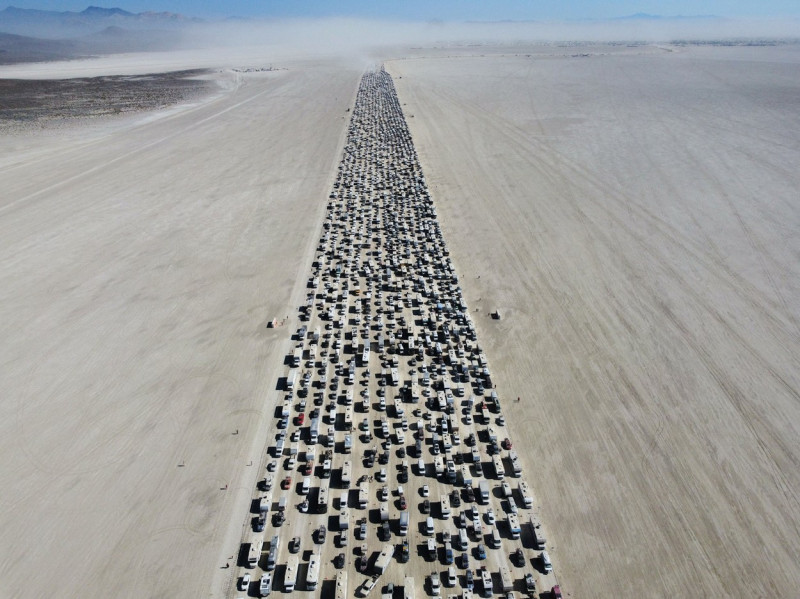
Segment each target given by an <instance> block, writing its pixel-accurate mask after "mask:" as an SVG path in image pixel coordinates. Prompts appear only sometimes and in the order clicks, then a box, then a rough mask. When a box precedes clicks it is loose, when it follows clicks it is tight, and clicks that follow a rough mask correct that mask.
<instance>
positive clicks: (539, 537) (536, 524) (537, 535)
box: [530, 514, 547, 549]
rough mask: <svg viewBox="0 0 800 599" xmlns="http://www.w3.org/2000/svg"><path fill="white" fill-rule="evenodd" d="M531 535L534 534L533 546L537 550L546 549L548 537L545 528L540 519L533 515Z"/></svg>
mask: <svg viewBox="0 0 800 599" xmlns="http://www.w3.org/2000/svg"><path fill="white" fill-rule="evenodd" d="M530 527H531V533H533V544H534V547H536V549H544V548H545V545H546V544H547V537H546V535H545V532H544V527H543V526H542V523H541V522H540V521H539V518H538V517H537V516H536V515H534V514H531V518H530Z"/></svg>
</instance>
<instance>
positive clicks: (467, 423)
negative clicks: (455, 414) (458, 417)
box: [464, 413, 472, 425]
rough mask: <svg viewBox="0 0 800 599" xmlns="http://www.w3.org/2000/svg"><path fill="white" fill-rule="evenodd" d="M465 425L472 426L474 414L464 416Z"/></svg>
mask: <svg viewBox="0 0 800 599" xmlns="http://www.w3.org/2000/svg"><path fill="white" fill-rule="evenodd" d="M464 424H466V425H470V424H472V414H469V413H467V415H466V416H464Z"/></svg>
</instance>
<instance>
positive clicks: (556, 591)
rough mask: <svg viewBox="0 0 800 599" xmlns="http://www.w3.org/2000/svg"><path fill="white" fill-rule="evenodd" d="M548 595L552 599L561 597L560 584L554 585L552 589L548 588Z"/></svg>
mask: <svg viewBox="0 0 800 599" xmlns="http://www.w3.org/2000/svg"><path fill="white" fill-rule="evenodd" d="M550 597H551V598H552V599H561V586H560V585H555V586H554V587H553V588H552V589H550Z"/></svg>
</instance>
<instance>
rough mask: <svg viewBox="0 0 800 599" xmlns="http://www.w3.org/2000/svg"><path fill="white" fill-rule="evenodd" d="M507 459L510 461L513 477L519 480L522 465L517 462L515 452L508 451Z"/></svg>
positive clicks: (517, 457)
mask: <svg viewBox="0 0 800 599" xmlns="http://www.w3.org/2000/svg"><path fill="white" fill-rule="evenodd" d="M508 459H509V460H510V461H511V470H512V471H513V472H514V477H516V478H519V477H520V476H522V463H521V462H520V461H519V456H518V455H517V452H516V451H509V452H508Z"/></svg>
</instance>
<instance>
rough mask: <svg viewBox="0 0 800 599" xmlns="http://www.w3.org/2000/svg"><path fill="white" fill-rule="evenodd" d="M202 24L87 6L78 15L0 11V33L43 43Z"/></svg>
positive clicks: (172, 16) (173, 15)
mask: <svg viewBox="0 0 800 599" xmlns="http://www.w3.org/2000/svg"><path fill="white" fill-rule="evenodd" d="M199 22H202V20H201V19H196V18H193V17H186V16H184V15H181V14H177V13H171V12H141V13H132V12H128V11H126V10H123V9H121V8H102V7H99V6H89V7H87V8H86V9H84V10H82V11H80V12H72V11H63V12H59V11H52V10H36V9H29V8H16V7H14V6H9V7H8V8H6V9H4V10H2V11H0V32H3V33H11V34H15V35H22V36H28V37H36V38H45V39H66V38H78V37H84V36H87V35H90V34H93V33H99V32H102V31H104V30H106V29H107V28H109V27H117V28H120V29H125V30H146V29H162V30H175V29H180V28H182V27H184V26H186V25H190V24H193V23H199Z"/></svg>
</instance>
